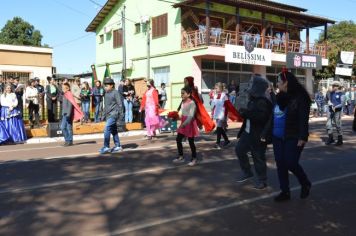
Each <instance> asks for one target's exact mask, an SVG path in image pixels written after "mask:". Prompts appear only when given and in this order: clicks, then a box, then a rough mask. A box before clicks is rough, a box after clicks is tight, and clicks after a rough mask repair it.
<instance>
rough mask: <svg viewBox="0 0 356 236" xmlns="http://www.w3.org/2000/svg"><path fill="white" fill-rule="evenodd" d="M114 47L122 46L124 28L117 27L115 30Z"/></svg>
mask: <svg viewBox="0 0 356 236" xmlns="http://www.w3.org/2000/svg"><path fill="white" fill-rule="evenodd" d="M113 36H114V37H113V38H114V40H113V48H118V47H121V46H122V36H123V35H122V29H117V30H114V31H113Z"/></svg>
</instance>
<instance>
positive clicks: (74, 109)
mask: <svg viewBox="0 0 356 236" xmlns="http://www.w3.org/2000/svg"><path fill="white" fill-rule="evenodd" d="M62 92H63V102H62V106H63V107H62V114H61V116H62V119H61V130H62V133H63V136H64V141H65V142H64V144H63V146H64V147H68V146H72V145H73V120H78V119H79V120H80V119H81V118H82V117H83V112H82V111H81V110H80V107H79V106H78V104H77V103H76V102H75V100H74V97H73V94H72V92H71V91H70V85H69V83H63V84H62Z"/></svg>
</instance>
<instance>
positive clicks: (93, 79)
mask: <svg viewBox="0 0 356 236" xmlns="http://www.w3.org/2000/svg"><path fill="white" fill-rule="evenodd" d="M91 71H92V76H91V87H92V88H94V86H95V81H96V80H98V77H97V75H96V68H95V65H91Z"/></svg>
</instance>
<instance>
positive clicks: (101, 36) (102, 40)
mask: <svg viewBox="0 0 356 236" xmlns="http://www.w3.org/2000/svg"><path fill="white" fill-rule="evenodd" d="M99 43H104V35H103V34H101V35H99Z"/></svg>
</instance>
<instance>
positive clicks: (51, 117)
mask: <svg viewBox="0 0 356 236" xmlns="http://www.w3.org/2000/svg"><path fill="white" fill-rule="evenodd" d="M47 80H48V83H49V84H48V85H47V86H46V103H47V112H48V113H47V114H48V122H49V123H51V122H55V121H56V113H57V101H58V96H59V91H60V90H59V89H58V87H57V85H56V81H55V80H54V78H52V77H47Z"/></svg>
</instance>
